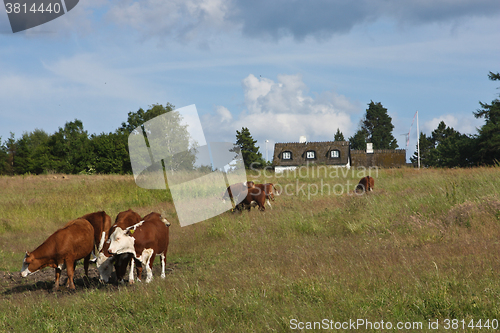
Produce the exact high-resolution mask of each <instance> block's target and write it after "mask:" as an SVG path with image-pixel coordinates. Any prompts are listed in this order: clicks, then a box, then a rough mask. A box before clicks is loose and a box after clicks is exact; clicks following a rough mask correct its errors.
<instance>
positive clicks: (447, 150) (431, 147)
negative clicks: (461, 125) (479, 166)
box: [410, 121, 477, 168]
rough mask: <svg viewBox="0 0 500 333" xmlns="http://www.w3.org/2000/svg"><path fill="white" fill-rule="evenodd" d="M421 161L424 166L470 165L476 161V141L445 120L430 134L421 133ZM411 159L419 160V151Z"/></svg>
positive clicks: (413, 161)
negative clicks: (447, 124) (447, 123)
mask: <svg viewBox="0 0 500 333" xmlns="http://www.w3.org/2000/svg"><path fill="white" fill-rule="evenodd" d="M419 141H420V162H421V164H422V165H423V166H427V167H428V166H433V167H448V168H452V167H468V166H472V165H474V164H475V163H476V159H477V158H476V148H475V146H476V142H475V139H474V138H473V137H469V136H467V135H465V134H461V133H459V132H458V131H456V130H454V129H453V128H452V127H449V126H446V124H445V123H444V121H441V122H440V123H439V124H438V127H437V128H436V129H435V130H434V131H432V133H431V135H430V136H426V135H425V134H423V133H420V138H419ZM410 160H411V161H412V163H416V162H417V153H415V154H414V155H413V156H412V157H411V158H410Z"/></svg>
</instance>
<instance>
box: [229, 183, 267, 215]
mask: <svg viewBox="0 0 500 333" xmlns="http://www.w3.org/2000/svg"><path fill="white" fill-rule="evenodd" d="M265 203H266V193H265V192H264V191H263V190H261V189H260V188H259V187H254V188H249V189H248V193H247V196H246V197H245V198H244V199H243V201H242V202H241V203H240V204H239V205H238V206H236V209H238V210H242V209H247V210H250V208H252V207H255V206H259V210H261V211H265V210H266V207H265V206H264V205H265Z"/></svg>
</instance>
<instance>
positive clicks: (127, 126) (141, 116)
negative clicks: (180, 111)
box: [117, 103, 175, 135]
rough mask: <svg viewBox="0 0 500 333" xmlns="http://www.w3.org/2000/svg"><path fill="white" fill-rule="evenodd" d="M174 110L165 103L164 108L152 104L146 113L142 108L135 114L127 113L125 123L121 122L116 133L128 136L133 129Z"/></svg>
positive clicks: (170, 105) (172, 106)
mask: <svg viewBox="0 0 500 333" xmlns="http://www.w3.org/2000/svg"><path fill="white" fill-rule="evenodd" d="M174 109H175V106H174V105H172V104H170V103H167V104H166V105H165V106H163V105H161V104H153V105H151V106H150V108H149V109H148V110H147V111H144V110H143V109H142V108H140V109H139V110H137V112H129V113H128V118H127V122H123V123H122V125H121V127H120V128H119V129H118V130H117V131H118V132H120V133H125V134H127V135H129V134H130V133H132V131H133V130H134V129H136V128H137V127H139V126H141V125H142V124H144V123H145V122H147V121H148V120H151V119H153V118H156V117H158V116H159V115H162V114H165V113H167V112H170V111H173V110H174Z"/></svg>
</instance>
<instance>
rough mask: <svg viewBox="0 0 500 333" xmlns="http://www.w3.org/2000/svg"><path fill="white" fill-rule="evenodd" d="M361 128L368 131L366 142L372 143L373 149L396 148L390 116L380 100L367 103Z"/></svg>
mask: <svg viewBox="0 0 500 333" xmlns="http://www.w3.org/2000/svg"><path fill="white" fill-rule="evenodd" d="M361 128H362V129H364V130H365V131H366V132H367V133H368V138H367V142H371V143H373V148H374V149H396V148H397V147H398V144H397V141H396V139H395V138H394V137H393V136H392V130H393V129H394V125H392V118H391V117H390V116H389V115H388V114H387V109H386V108H384V107H383V106H382V104H381V103H380V102H378V103H374V102H373V101H371V102H370V104H368V109H366V115H365V117H364V119H363V120H362V125H361Z"/></svg>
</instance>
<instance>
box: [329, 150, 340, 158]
mask: <svg viewBox="0 0 500 333" xmlns="http://www.w3.org/2000/svg"><path fill="white" fill-rule="evenodd" d="M330 157H331V158H339V157H340V151H339V150H331V151H330Z"/></svg>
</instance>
